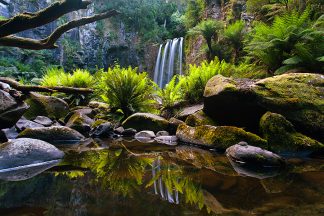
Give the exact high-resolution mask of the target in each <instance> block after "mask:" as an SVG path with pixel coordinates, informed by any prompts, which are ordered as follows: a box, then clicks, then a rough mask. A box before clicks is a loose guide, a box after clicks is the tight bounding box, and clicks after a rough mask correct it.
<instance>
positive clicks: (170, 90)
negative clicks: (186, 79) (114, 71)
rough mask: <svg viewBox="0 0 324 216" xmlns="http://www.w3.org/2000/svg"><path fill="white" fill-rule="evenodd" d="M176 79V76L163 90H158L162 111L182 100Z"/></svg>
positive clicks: (179, 86)
mask: <svg viewBox="0 0 324 216" xmlns="http://www.w3.org/2000/svg"><path fill="white" fill-rule="evenodd" d="M178 79H179V78H178V76H174V77H173V78H172V79H171V81H170V82H169V83H168V84H167V85H166V86H165V87H164V88H163V89H159V91H158V96H159V97H160V99H161V102H162V106H163V107H162V108H163V109H168V108H171V107H173V106H174V105H175V104H176V103H178V102H180V101H182V100H183V98H182V94H181V85H179V83H178Z"/></svg>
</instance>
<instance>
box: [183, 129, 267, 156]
mask: <svg viewBox="0 0 324 216" xmlns="http://www.w3.org/2000/svg"><path fill="white" fill-rule="evenodd" d="M177 137H178V139H179V140H180V141H182V142H185V143H192V144H197V145H206V146H212V147H214V148H217V149H220V150H225V149H226V148H228V147H230V146H232V145H234V144H236V143H238V142H240V141H242V140H243V141H246V142H250V143H253V145H256V146H266V145H267V141H266V140H264V139H262V138H260V137H259V136H257V135H255V134H253V133H250V132H246V131H245V130H243V129H242V128H237V127H232V126H217V127H216V126H211V125H202V126H198V127H190V126H188V125H186V124H182V125H180V126H179V127H178V130H177Z"/></svg>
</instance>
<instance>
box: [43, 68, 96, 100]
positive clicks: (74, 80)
mask: <svg viewBox="0 0 324 216" xmlns="http://www.w3.org/2000/svg"><path fill="white" fill-rule="evenodd" d="M94 84H95V79H94V77H93V76H92V75H91V74H90V72H89V71H87V70H82V69H76V70H74V71H73V72H72V74H70V73H66V72H64V70H63V69H62V68H57V67H52V68H48V69H47V71H46V73H45V74H44V76H43V78H42V81H41V85H42V86H47V87H54V86H65V87H73V88H93V85H94ZM57 96H61V97H65V99H66V100H67V101H68V102H69V104H70V105H77V106H78V105H86V104H87V103H88V102H89V100H90V98H89V96H88V95H81V94H70V95H66V94H58V95H57Z"/></svg>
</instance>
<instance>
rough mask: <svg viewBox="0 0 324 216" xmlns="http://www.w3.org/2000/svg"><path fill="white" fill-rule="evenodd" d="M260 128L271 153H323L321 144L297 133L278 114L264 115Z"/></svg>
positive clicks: (323, 147) (268, 113)
mask: <svg viewBox="0 0 324 216" xmlns="http://www.w3.org/2000/svg"><path fill="white" fill-rule="evenodd" d="M260 128H261V131H262V133H263V135H264V138H265V139H267V140H268V144H269V149H270V150H272V151H275V152H285V151H289V152H291V151H292V152H298V153H301V152H308V153H313V152H318V151H322V152H323V151H324V145H323V144H322V143H320V142H318V141H316V140H314V139H312V138H310V137H307V136H305V135H303V134H301V133H298V132H297V131H296V130H295V128H294V126H293V125H292V124H291V123H290V122H289V121H288V120H287V119H286V118H285V117H284V116H282V115H280V114H277V113H271V112H267V113H266V114H264V115H263V116H262V118H261V121H260Z"/></svg>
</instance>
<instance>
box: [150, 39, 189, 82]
mask: <svg viewBox="0 0 324 216" xmlns="http://www.w3.org/2000/svg"><path fill="white" fill-rule="evenodd" d="M182 61H183V38H182V37H181V38H174V39H173V40H168V41H167V42H166V44H165V45H164V44H161V45H160V48H159V52H158V56H157V58H156V64H155V69H154V82H156V83H157V84H158V85H159V86H160V88H163V87H164V86H165V85H166V84H167V83H169V82H170V80H171V79H172V77H173V76H174V75H175V74H180V75H182Z"/></svg>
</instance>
